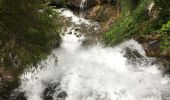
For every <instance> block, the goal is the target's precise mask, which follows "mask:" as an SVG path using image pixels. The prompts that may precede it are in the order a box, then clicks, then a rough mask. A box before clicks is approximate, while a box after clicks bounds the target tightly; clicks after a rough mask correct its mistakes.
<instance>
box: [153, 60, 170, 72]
mask: <svg viewBox="0 0 170 100" xmlns="http://www.w3.org/2000/svg"><path fill="white" fill-rule="evenodd" d="M154 64H157V65H160V66H162V67H161V70H162V71H163V73H164V74H168V75H170V60H168V59H166V58H163V57H161V58H158V59H157V60H156V61H155V62H154Z"/></svg>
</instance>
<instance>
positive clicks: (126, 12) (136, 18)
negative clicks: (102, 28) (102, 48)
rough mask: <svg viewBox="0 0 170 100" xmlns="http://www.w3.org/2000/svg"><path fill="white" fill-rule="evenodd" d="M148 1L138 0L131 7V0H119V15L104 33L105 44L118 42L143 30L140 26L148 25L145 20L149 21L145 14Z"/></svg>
mask: <svg viewBox="0 0 170 100" xmlns="http://www.w3.org/2000/svg"><path fill="white" fill-rule="evenodd" d="M149 2H150V0H140V2H139V5H138V6H137V7H133V9H132V7H131V6H132V4H131V3H132V0H120V4H121V15H120V18H119V19H118V20H117V21H116V22H115V23H114V24H113V26H112V28H111V29H110V30H109V31H108V32H106V33H104V40H105V42H106V44H110V45H113V44H116V43H119V42H121V41H123V40H124V39H126V38H129V37H131V36H132V35H134V34H135V33H138V32H139V31H141V30H143V29H142V28H141V26H145V25H146V26H148V23H147V24H146V22H147V21H149V16H148V14H147V7H148V5H149ZM149 22H150V21H149Z"/></svg>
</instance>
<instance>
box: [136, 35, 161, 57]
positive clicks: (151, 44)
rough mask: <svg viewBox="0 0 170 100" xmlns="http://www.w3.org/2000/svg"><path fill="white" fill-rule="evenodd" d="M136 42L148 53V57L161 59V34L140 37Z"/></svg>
mask: <svg viewBox="0 0 170 100" xmlns="http://www.w3.org/2000/svg"><path fill="white" fill-rule="evenodd" d="M136 40H137V41H138V42H139V43H141V44H142V45H143V48H144V49H145V51H146V55H147V56H149V57H160V54H161V49H160V45H161V44H160V43H161V35H160V34H156V33H153V34H149V35H144V36H139V37H137V38H136Z"/></svg>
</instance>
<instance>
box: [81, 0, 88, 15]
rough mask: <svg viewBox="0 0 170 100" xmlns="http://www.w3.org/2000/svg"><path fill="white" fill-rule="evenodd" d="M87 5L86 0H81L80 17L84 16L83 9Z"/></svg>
mask: <svg viewBox="0 0 170 100" xmlns="http://www.w3.org/2000/svg"><path fill="white" fill-rule="evenodd" d="M86 7H87V0H81V3H80V17H84V10H85V8H86Z"/></svg>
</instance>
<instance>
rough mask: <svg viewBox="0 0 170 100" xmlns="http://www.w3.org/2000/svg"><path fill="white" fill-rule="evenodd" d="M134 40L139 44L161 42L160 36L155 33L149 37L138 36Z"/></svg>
mask: <svg viewBox="0 0 170 100" xmlns="http://www.w3.org/2000/svg"><path fill="white" fill-rule="evenodd" d="M136 40H137V41H138V42H140V43H146V42H151V41H154V40H161V35H160V34H157V33H152V34H149V35H144V36H139V37H137V38H136Z"/></svg>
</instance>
